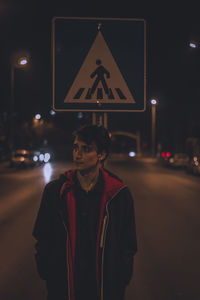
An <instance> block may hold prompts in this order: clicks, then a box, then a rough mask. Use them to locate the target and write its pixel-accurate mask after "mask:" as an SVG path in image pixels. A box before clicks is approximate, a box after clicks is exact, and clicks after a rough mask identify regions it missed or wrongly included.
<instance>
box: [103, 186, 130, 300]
mask: <svg viewBox="0 0 200 300" xmlns="http://www.w3.org/2000/svg"><path fill="white" fill-rule="evenodd" d="M125 187H126V186H123V187H122V188H121V189H120V190H119V191H118V192H117V193H116V194H115V195H114V196H113V197H112V198H111V199H110V200H109V201H108V202H107V204H106V213H107V214H106V215H105V217H104V221H103V228H102V233H101V241H100V248H103V250H102V260H101V291H100V300H103V267H104V266H103V265H104V250H105V241H106V234H107V228H108V223H109V211H108V205H109V204H110V202H111V201H112V199H113V198H114V197H115V196H116V195H117V194H118V193H119V192H120V191H121V190H122V189H124V188H125Z"/></svg>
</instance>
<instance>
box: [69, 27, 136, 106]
mask: <svg viewBox="0 0 200 300" xmlns="http://www.w3.org/2000/svg"><path fill="white" fill-rule="evenodd" d="M97 100H98V101H99V100H100V101H101V102H102V103H114V102H115V103H135V99H134V98H133V95H132V94H131V92H130V90H129V88H128V86H127V83H126V81H125V80H124V78H123V76H122V74H121V72H120V70H119V67H118V65H117V64H116V62H115V60H114V58H113V56H112V53H111V51H110V49H109V48H108V45H107V44H106V41H105V40H104V37H103V35H102V33H101V32H100V31H98V33H97V36H96V38H95V41H94V43H93V45H92V47H91V48H90V50H89V52H88V54H87V56H86V58H85V60H84V61H83V64H82V66H81V68H80V70H79V72H78V74H77V76H76V78H75V80H74V82H73V84H72V86H71V88H70V89H69V92H68V93H67V95H66V97H65V100H64V102H73V103H75V102H79V103H80V102H82V103H83V102H87V103H89V102H91V103H94V102H95V103H96V102H97Z"/></svg>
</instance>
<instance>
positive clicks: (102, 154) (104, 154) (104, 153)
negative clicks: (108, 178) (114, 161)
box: [98, 151, 106, 161]
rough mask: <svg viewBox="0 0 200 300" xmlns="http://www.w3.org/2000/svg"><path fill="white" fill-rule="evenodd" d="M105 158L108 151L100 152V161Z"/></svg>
mask: <svg viewBox="0 0 200 300" xmlns="http://www.w3.org/2000/svg"><path fill="white" fill-rule="evenodd" d="M105 158H106V152H105V151H103V152H102V153H99V154H98V159H99V160H100V161H102V160H104V159H105Z"/></svg>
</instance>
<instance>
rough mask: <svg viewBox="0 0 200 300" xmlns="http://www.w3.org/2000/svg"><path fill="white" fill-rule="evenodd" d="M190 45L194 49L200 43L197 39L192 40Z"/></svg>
mask: <svg viewBox="0 0 200 300" xmlns="http://www.w3.org/2000/svg"><path fill="white" fill-rule="evenodd" d="M189 47H190V48H193V49H195V48H198V43H197V42H196V41H191V42H189Z"/></svg>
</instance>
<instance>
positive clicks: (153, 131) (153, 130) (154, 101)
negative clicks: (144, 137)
mask: <svg viewBox="0 0 200 300" xmlns="http://www.w3.org/2000/svg"><path fill="white" fill-rule="evenodd" d="M150 103H151V121H152V123H151V149H152V156H153V157H154V156H155V148H156V105H157V104H158V100H157V99H156V98H152V99H151V100H150Z"/></svg>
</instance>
